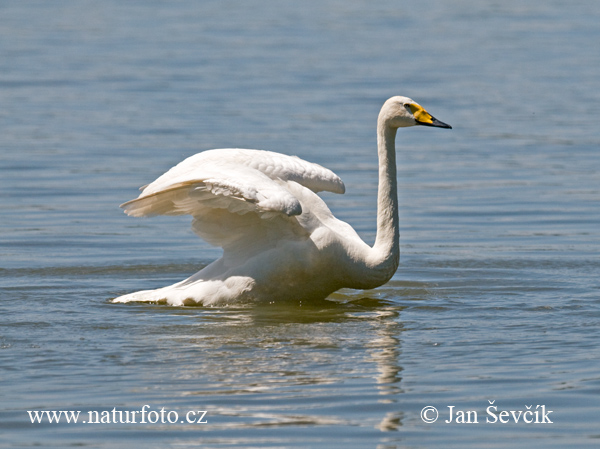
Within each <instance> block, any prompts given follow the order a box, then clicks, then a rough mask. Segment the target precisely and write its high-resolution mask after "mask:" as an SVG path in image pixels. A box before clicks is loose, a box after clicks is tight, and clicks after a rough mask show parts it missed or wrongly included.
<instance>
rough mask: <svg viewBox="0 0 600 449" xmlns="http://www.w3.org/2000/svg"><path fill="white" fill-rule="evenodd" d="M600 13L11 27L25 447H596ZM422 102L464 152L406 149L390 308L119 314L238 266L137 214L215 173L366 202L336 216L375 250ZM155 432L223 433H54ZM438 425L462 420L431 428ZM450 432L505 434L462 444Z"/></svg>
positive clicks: (9, 431)
mask: <svg viewBox="0 0 600 449" xmlns="http://www.w3.org/2000/svg"><path fill="white" fill-rule="evenodd" d="M599 13H600V6H598V4H597V2H593V1H574V2H569V4H568V5H566V4H565V3H564V2H560V1H548V2H519V1H513V0H508V1H502V2H492V1H489V2H481V1H477V2H476V1H473V0H464V1H457V2H440V1H433V2H421V3H415V2H388V1H382V2H376V3H375V4H373V2H359V1H343V2H342V1H335V0H321V1H319V2H287V1H286V2H249V1H244V2H240V1H235V0H231V1H219V2H217V1H206V2H191V1H179V2H168V3H164V2H150V1H148V2H126V3H124V2H113V1H103V2H88V1H79V2H68V1H55V2H4V3H3V4H2V5H1V6H0V61H2V63H1V65H0V67H1V71H0V105H1V108H0V127H1V129H0V147H1V148H2V151H1V152H0V196H1V200H0V201H1V205H2V219H1V220H0V288H1V298H2V299H1V302H0V313H1V315H0V316H1V318H0V319H1V323H2V327H1V330H0V348H1V349H0V372H1V374H0V376H1V377H0V379H1V383H0V385H1V387H0V388H1V389H0V398H1V403H2V407H1V411H0V413H1V414H0V447H31V446H36V447H68V446H84V447H92V448H105V447H106V448H108V447H110V448H113V447H131V446H132V445H143V446H145V447H149V448H150V447H161V448H163V447H177V448H179V447H204V448H217V447H219V448H220V447H239V448H254V447H272V448H275V447H277V448H283V447H285V448H292V447H297V448H306V447H311V448H329V447H348V448H365V447H377V448H382V449H383V448H385V449H389V448H430V447H445V448H480V447H490V448H496V447H497V448H505V447H524V446H527V447H532V448H542V447H543V448H547V447H557V448H558V447H561V448H562V447H566V446H568V447H596V446H597V444H598V438H600V431H599V430H598V413H599V411H600V407H599V406H598V399H599V394H600V373H599V370H598V362H597V360H598V358H599V356H600V351H599V350H598V344H597V342H598V339H599V337H600V329H599V324H600V283H599V281H598V272H599V270H600V258H599V257H598V253H599V251H600V239H599V237H600V231H599V229H600V227H599V226H598V223H599V222H600V212H599V211H600V153H599V152H598V146H599V144H600V131H598V126H597V120H598V116H599V112H600V106H599V105H600V81H599V80H600V76H599V75H600V54H599V53H598V52H597V50H596V49H595V46H594V42H597V41H598V39H599V38H600V21H599V20H598V19H599V17H598V16H599ZM396 94H400V95H408V96H410V97H412V98H414V99H415V100H416V101H418V102H419V103H421V104H422V105H423V106H425V107H426V108H427V109H428V110H429V111H430V112H431V113H432V114H433V115H434V116H436V117H437V118H439V119H440V120H442V121H444V122H447V123H450V124H452V125H453V127H454V129H453V130H452V131H445V130H435V129H425V128H419V129H416V128H412V129H406V130H401V132H400V133H399V138H398V141H399V143H401V144H403V149H402V150H401V151H400V154H399V160H398V163H399V183H400V186H399V188H400V202H401V204H400V206H401V213H400V215H401V222H402V227H401V247H402V256H401V266H400V269H399V270H398V272H397V273H396V275H395V276H394V278H393V279H392V281H391V282H390V283H389V284H387V285H385V286H383V287H381V288H378V289H376V290H373V291H368V292H357V291H342V292H338V293H336V294H334V295H332V297H331V298H330V300H329V301H324V302H321V303H316V304H275V305H271V306H266V305H262V306H260V307H259V306H256V307H252V306H244V307H238V308H236V307H229V308H213V309H206V308H173V307H166V306H159V305H142V304H133V305H115V304H111V303H110V302H109V300H110V298H112V297H115V296H117V295H119V294H123V293H127V292H130V291H134V290H139V289H143V288H154V287H159V286H163V285H167V284H170V283H173V282H176V281H178V280H181V279H183V278H184V277H187V276H188V275H190V274H191V273H193V272H195V271H196V270H197V269H198V268H199V267H201V266H204V265H205V264H207V263H209V262H210V261H211V260H213V259H214V258H216V257H217V256H218V254H219V251H218V250H217V249H214V248H211V247H208V246H207V245H205V244H203V243H202V242H201V241H199V240H198V239H197V238H196V237H195V236H194V235H193V234H192V232H191V231H190V228H189V219H188V218H186V217H164V218H163V217H159V218H153V219H149V220H141V219H133V218H129V217H126V216H125V215H124V214H122V212H121V211H120V210H119V209H118V207H117V206H118V204H120V203H122V202H124V201H126V200H129V199H131V198H133V197H134V196H135V195H136V188H137V187H138V186H140V185H143V184H146V183H147V182H149V181H151V180H153V179H154V178H155V177H156V176H158V175H160V174H161V173H162V172H163V171H165V170H166V169H167V168H169V167H170V166H172V165H174V164H175V163H177V162H178V161H180V160H181V159H183V158H184V157H186V156H189V155H191V154H193V153H195V152H197V151H200V150H202V149H208V148H219V147H231V146H233V147H235V146H239V147H248V148H261V149H270V150H275V151H280V152H283V153H287V154H297V155H299V156H301V157H303V158H305V159H307V160H310V161H314V162H318V163H321V164H323V165H325V166H327V167H329V168H331V169H333V170H334V171H335V172H336V173H338V174H339V175H340V176H341V177H342V179H344V181H345V182H346V185H347V193H346V194H345V195H343V196H339V195H333V194H325V195H324V197H325V198H326V200H327V202H328V204H330V206H331V208H332V210H333V211H334V213H335V214H336V215H337V216H339V217H340V218H342V219H344V220H346V221H348V222H350V223H351V224H352V225H353V226H354V227H355V228H356V229H357V230H358V232H359V233H360V234H361V235H362V236H363V238H364V239H365V240H366V241H368V242H373V240H374V237H375V228H374V227H375V195H376V186H377V179H376V169H377V165H376V164H377V160H376V154H375V142H374V127H375V119H376V116H377V113H378V110H379V108H380V106H381V104H382V103H383V101H384V100H385V99H386V98H388V97H389V96H392V95H396ZM490 401H495V402H494V405H495V406H496V407H497V411H498V412H500V411H502V410H515V411H518V410H521V411H527V408H526V407H530V406H531V407H532V410H535V409H536V406H538V405H539V406H542V405H544V406H545V410H546V411H547V410H552V413H551V414H549V415H548V416H549V419H550V420H552V421H553V422H552V424H549V423H545V424H535V423H532V424H527V423H524V422H523V420H522V419H523V418H521V420H520V421H519V422H518V423H514V422H512V423H511V422H509V423H505V424H504V423H500V422H499V421H498V422H496V423H488V422H486V419H490V420H493V419H494V418H493V417H490V415H488V414H487V413H486V409H487V407H488V406H489V405H490ZM144 405H148V407H146V410H148V411H154V412H159V411H160V409H161V408H163V407H164V409H165V411H166V412H170V411H176V412H177V413H178V416H179V417H180V418H182V419H183V418H184V417H185V415H186V413H188V412H189V411H202V410H204V411H206V412H207V414H206V416H205V418H206V421H207V422H206V423H205V424H204V423H201V424H198V423H196V424H186V423H175V424H169V423H168V422H166V423H164V424H163V423H160V422H157V423H155V424H149V423H147V424H140V423H135V424H134V423H129V424H128V423H119V422H117V423H98V424H83V423H81V422H79V423H77V424H73V423H71V424H67V423H66V422H65V421H64V419H63V421H61V423H60V424H56V423H52V424H49V423H48V422H44V423H43V424H40V423H36V424H32V423H31V421H30V419H29V416H28V414H27V411H28V410H30V411H32V410H40V411H53V410H54V411H59V410H65V411H69V410H73V411H77V410H79V411H81V415H82V419H85V418H87V417H88V412H89V411H92V412H97V413H98V416H102V415H101V414H102V412H105V414H110V413H111V412H112V410H113V409H115V410H117V411H140V410H142V409H143V407H144ZM425 406H435V407H437V408H438V410H439V416H440V417H439V419H438V421H436V422H435V423H431V424H427V423H425V422H423V420H422V419H421V415H420V413H421V410H422V409H423V408H424V407H425ZM449 406H454V409H453V410H454V411H455V412H456V411H458V410H462V411H465V412H467V411H476V412H477V413H478V422H477V423H474V422H472V423H471V424H466V423H464V424H460V423H456V422H452V423H445V422H444V421H445V420H447V419H449V408H448V407H449ZM537 410H540V408H538V409H537ZM455 414H456V413H455ZM170 416H171V417H172V416H173V415H170ZM428 416H429V415H428ZM470 416H471V418H473V414H471V415H470ZM522 416H524V415H522ZM193 417H195V415H193ZM198 417H199V415H198ZM540 419H541V418H540ZM454 421H456V419H454ZM471 421H472V419H471Z"/></svg>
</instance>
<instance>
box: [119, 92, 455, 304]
mask: <svg viewBox="0 0 600 449" xmlns="http://www.w3.org/2000/svg"><path fill="white" fill-rule="evenodd" d="M414 125H424V126H429V127H437V128H451V126H450V125H447V124H445V123H443V122H441V121H439V120H437V119H435V118H434V117H433V116H431V115H430V114H429V113H428V112H427V111H426V110H425V109H424V108H423V107H422V106H420V105H419V104H417V103H416V102H414V101H413V100H411V99H410V98H407V97H401V96H395V97H392V98H390V99H389V100H387V101H386V102H385V103H384V104H383V107H382V109H381V111H380V113H379V117H378V120H377V147H378V155H379V189H378V198H377V236H376V239H375V244H374V245H373V246H372V247H371V246H369V245H368V244H366V243H365V242H364V241H363V240H362V239H361V238H360V237H359V236H358V234H357V233H356V231H355V230H354V229H353V228H352V227H351V226H350V225H349V224H347V223H345V222H343V221H341V220H338V219H337V218H335V217H334V216H333V214H332V213H331V211H330V210H329V208H328V207H327V205H326V204H325V202H324V201H323V200H322V199H321V197H319V196H318V195H317V192H320V191H328V192H334V193H344V191H345V186H344V183H343V182H342V180H341V179H340V178H339V177H338V176H337V175H336V174H335V173H333V172H332V171H330V170H328V169H326V168H324V167H322V166H320V165H317V164H314V163H311V162H307V161H304V160H302V159H300V158H298V157H295V156H288V155H284V154H280V153H274V152H270V151H263V150H248V149H218V150H208V151H204V152H201V153H198V154H196V155H194V156H191V157H189V158H187V159H185V160H184V161H182V162H181V163H179V164H178V165H176V166H175V167H173V168H171V169H170V170H169V171H167V172H166V173H165V174H163V175H162V176H160V177H159V178H158V179H156V180H155V181H154V182H152V183H151V184H148V185H147V186H144V187H142V188H141V189H142V192H141V194H140V195H139V197H138V198H136V199H134V200H131V201H128V202H126V203H124V204H122V205H121V207H122V208H123V209H124V212H125V213H126V214H127V215H130V216H133V217H148V216H152V215H183V214H188V215H191V216H192V217H193V220H192V229H193V230H194V232H195V233H196V234H197V235H198V236H199V237H201V238H202V239H204V240H205V241H207V242H208V243H210V244H212V245H215V246H219V247H221V248H223V255H222V257H221V258H219V259H218V260H216V261H214V262H212V263H211V264H209V265H207V266H206V267H205V268H203V269H202V270H200V271H199V272H197V273H196V274H194V275H192V276H191V277H189V278H188V279H186V280H183V281H181V282H178V283H176V284H173V285H170V286H167V287H163V288H159V289H157V290H143V291H139V292H135V293H130V294H126V295H123V296H119V297H118V298H115V299H113V302H117V303H124V302H158V303H166V304H170V305H174V306H180V305H203V306H214V305H224V304H230V303H235V302H239V301H248V300H263V301H269V302H271V301H285V300H300V301H302V300H311V299H324V298H326V297H327V296H328V295H329V294H331V293H333V292H334V291H336V290H338V289H340V288H343V287H348V288H353V289H372V288H375V287H378V286H380V285H383V284H385V283H386V282H387V281H389V280H390V279H391V277H392V276H393V275H394V273H395V272H396V269H397V268H398V263H399V256H400V248H399V229H398V192H397V180H396V148H395V139H396V131H397V130H398V128H403V127H408V126H414Z"/></svg>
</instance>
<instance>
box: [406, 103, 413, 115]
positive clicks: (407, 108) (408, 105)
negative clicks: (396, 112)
mask: <svg viewBox="0 0 600 449" xmlns="http://www.w3.org/2000/svg"><path fill="white" fill-rule="evenodd" d="M404 107H405V108H406V110H407V111H408V112H410V113H411V114H412V110H411V109H410V104H408V103H406V104H405V105H404Z"/></svg>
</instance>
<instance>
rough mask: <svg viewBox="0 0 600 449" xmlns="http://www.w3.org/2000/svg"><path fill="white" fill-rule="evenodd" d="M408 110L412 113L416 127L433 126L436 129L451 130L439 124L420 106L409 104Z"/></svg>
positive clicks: (448, 126)
mask: <svg viewBox="0 0 600 449" xmlns="http://www.w3.org/2000/svg"><path fill="white" fill-rule="evenodd" d="M407 106H408V107H409V108H410V112H412V114H413V116H414V117H415V120H416V121H417V125H423V126H434V127H436V128H447V129H452V126H450V125H448V124H446V123H444V122H440V121H439V120H438V119H436V118H435V117H434V116H432V115H431V114H430V113H429V112H427V111H426V110H425V109H423V107H422V106H421V105H418V104H416V103H410V104H408V105H407Z"/></svg>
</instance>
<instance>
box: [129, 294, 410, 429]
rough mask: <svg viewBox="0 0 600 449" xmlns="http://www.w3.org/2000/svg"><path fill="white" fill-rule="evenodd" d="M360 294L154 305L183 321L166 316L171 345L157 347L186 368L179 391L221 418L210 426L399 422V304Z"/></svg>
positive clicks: (386, 425) (381, 426)
mask: <svg viewBox="0 0 600 449" xmlns="http://www.w3.org/2000/svg"><path fill="white" fill-rule="evenodd" d="M394 290H395V291H396V292H398V287H395V288H394ZM357 293H358V292H348V294H344V293H337V294H336V295H335V297H334V298H333V300H328V301H316V302H309V303H305V302H302V303H300V302H297V303H294V304H289V303H288V304H285V305H282V304H271V305H269V304H261V305H260V306H257V305H256V304H254V305H248V306H244V307H226V308H204V307H201V308H176V309H172V308H164V307H162V306H153V307H154V308H155V309H156V311H158V312H159V313H161V312H162V313H163V314H164V313H166V314H169V316H170V317H172V314H176V315H178V316H180V317H181V320H180V321H181V322H182V324H181V326H179V327H173V326H172V323H173V320H172V319H170V320H168V322H169V323H170V324H169V328H168V329H165V333H166V334H167V337H166V341H164V343H165V344H167V345H168V348H170V350H167V348H164V350H162V351H158V352H157V357H159V358H162V360H161V361H162V362H164V363H163V364H159V366H166V367H168V366H170V365H171V364H170V363H169V360H170V359H171V358H173V359H176V360H177V364H178V366H180V367H182V368H181V369H178V372H177V382H179V383H180V384H179V385H178V386H177V389H176V390H174V391H177V392H178V394H181V391H182V390H184V392H183V395H184V396H192V397H197V398H202V401H207V404H209V405H210V409H211V414H212V415H213V417H220V418H218V419H213V420H210V421H211V422H212V423H211V422H209V425H208V426H209V427H206V429H208V428H211V426H214V427H212V428H213V429H223V428H228V429H229V428H231V429H233V428H239V427H240V426H242V427H264V426H274V427H277V426H284V425H286V426H289V425H319V426H334V427H337V428H338V429H339V428H340V426H357V425H358V426H369V427H373V428H378V429H380V430H395V429H396V428H397V427H398V426H400V425H401V422H400V419H399V417H400V416H401V414H400V411H399V406H398V395H399V394H401V393H402V389H401V386H400V382H401V380H402V378H401V373H402V367H401V365H400V359H399V358H400V346H401V332H402V331H403V329H402V324H401V322H400V314H401V309H402V307H401V306H399V305H398V304H395V303H394V302H393V301H387V300H380V299H372V298H364V297H362V298H361V297H360V296H358V295H357ZM396 294H397V293H396ZM137 307H140V306H137ZM178 321H179V320H178ZM133 338H135V337H133ZM140 338H141V337H140ZM140 345H143V342H140ZM174 347H176V348H179V349H173V348H174ZM182 358H183V359H184V360H182ZM186 358H187V360H185V359H186ZM156 375H157V376H159V375H160V373H156ZM170 375H173V374H172V373H171V374H170ZM182 382H183V383H185V388H183V389H182V388H181V383H182ZM161 385H163V384H161ZM164 388H166V389H167V390H168V389H169V382H166V383H165V384H164ZM166 394H170V392H168V391H167V392H166ZM324 398H328V399H327V400H326V401H327V402H326V403H323V400H324ZM185 400H187V399H185ZM194 400H196V399H194ZM197 400H200V399H197ZM207 407H208V405H207Z"/></svg>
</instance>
